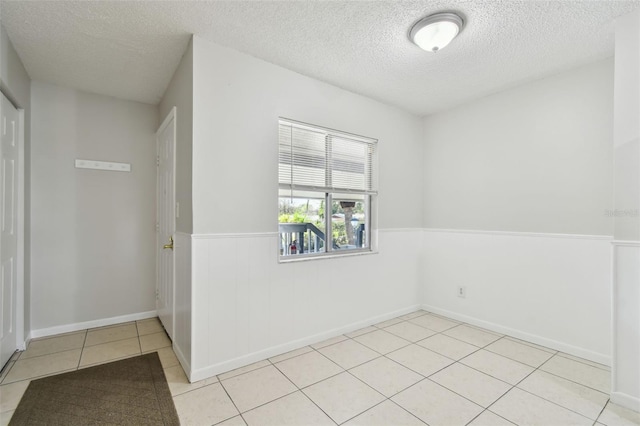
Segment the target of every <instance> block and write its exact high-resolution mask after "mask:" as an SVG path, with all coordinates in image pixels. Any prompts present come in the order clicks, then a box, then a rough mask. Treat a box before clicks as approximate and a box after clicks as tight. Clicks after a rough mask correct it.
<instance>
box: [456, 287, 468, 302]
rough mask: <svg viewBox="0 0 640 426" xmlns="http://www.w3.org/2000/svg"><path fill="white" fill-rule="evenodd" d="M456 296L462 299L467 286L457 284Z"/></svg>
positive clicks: (465, 295)
mask: <svg viewBox="0 0 640 426" xmlns="http://www.w3.org/2000/svg"><path fill="white" fill-rule="evenodd" d="M458 297H462V298H463V299H464V298H465V297H467V288H466V287H463V286H460V285H459V286H458Z"/></svg>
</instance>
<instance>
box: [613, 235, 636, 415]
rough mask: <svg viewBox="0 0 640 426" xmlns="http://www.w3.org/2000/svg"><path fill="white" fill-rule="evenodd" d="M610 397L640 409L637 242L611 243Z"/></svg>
mask: <svg viewBox="0 0 640 426" xmlns="http://www.w3.org/2000/svg"><path fill="white" fill-rule="evenodd" d="M613 265H614V266H613V268H614V284H613V292H612V294H613V354H612V357H613V359H614V362H613V365H612V369H611V374H612V380H611V400H612V401H614V402H615V403H617V404H621V405H624V406H625V407H629V408H632V409H634V410H640V398H638V395H640V366H638V360H640V341H639V339H638V336H640V312H638V307H639V306H640V286H639V285H638V283H640V241H614V243H613Z"/></svg>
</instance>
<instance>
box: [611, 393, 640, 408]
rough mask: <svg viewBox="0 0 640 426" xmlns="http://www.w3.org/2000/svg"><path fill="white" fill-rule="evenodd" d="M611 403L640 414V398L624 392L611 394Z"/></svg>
mask: <svg viewBox="0 0 640 426" xmlns="http://www.w3.org/2000/svg"><path fill="white" fill-rule="evenodd" d="M611 402H613V403H614V404H618V405H621V406H623V407H625V408H628V409H630V410H633V411H638V412H640V398H637V397H635V396H631V395H627V394H626V393H622V392H611Z"/></svg>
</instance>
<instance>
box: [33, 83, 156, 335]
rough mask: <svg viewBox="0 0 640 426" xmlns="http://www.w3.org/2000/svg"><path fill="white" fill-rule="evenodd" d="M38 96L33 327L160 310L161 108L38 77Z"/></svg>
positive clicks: (57, 327)
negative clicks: (115, 168) (113, 167)
mask: <svg viewBox="0 0 640 426" xmlns="http://www.w3.org/2000/svg"><path fill="white" fill-rule="evenodd" d="M31 95H32V98H31V104H32V112H33V127H32V158H31V162H32V205H31V217H32V221H31V225H32V235H31V238H32V263H31V268H32V269H31V285H32V298H31V326H32V334H33V335H34V336H38V335H43V334H51V333H55V332H59V331H63V330H69V329H70V328H73V327H74V324H76V325H78V324H80V325H78V326H82V323H85V324H86V322H91V321H94V323H93V324H95V321H98V320H105V319H109V318H112V317H121V316H125V315H131V314H139V313H142V312H147V311H154V310H155V297H154V294H155V245H156V241H155V193H156V191H155V187H156V184H155V172H156V170H155V169H156V168H155V137H154V133H155V131H156V127H157V125H158V110H157V108H156V107H155V106H151V105H146V104H141V103H137V102H129V101H123V100H118V99H114V98H109V97H105V96H100V95H94V94H89V93H85V92H81V91H77V90H72V89H66V88H62V87H58V86H53V85H50V84H46V83H40V82H34V83H33V85H32V88H31ZM76 158H81V159H93V160H103V161H116V162H126V163H131V169H132V170H131V172H130V173H124V172H108V171H97V170H86V169H76V168H75V167H74V161H75V159H76ZM83 328H86V327H83Z"/></svg>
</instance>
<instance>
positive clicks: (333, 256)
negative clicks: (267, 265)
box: [278, 249, 378, 263]
mask: <svg viewBox="0 0 640 426" xmlns="http://www.w3.org/2000/svg"><path fill="white" fill-rule="evenodd" d="M369 254H378V251H377V250H368V249H367V250H353V251H352V252H349V253H340V254H336V253H335V252H331V253H327V254H316V255H306V256H304V255H299V256H296V257H293V256H278V263H296V262H307V261H310V260H320V259H342V258H345V257H354V256H366V255H369Z"/></svg>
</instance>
